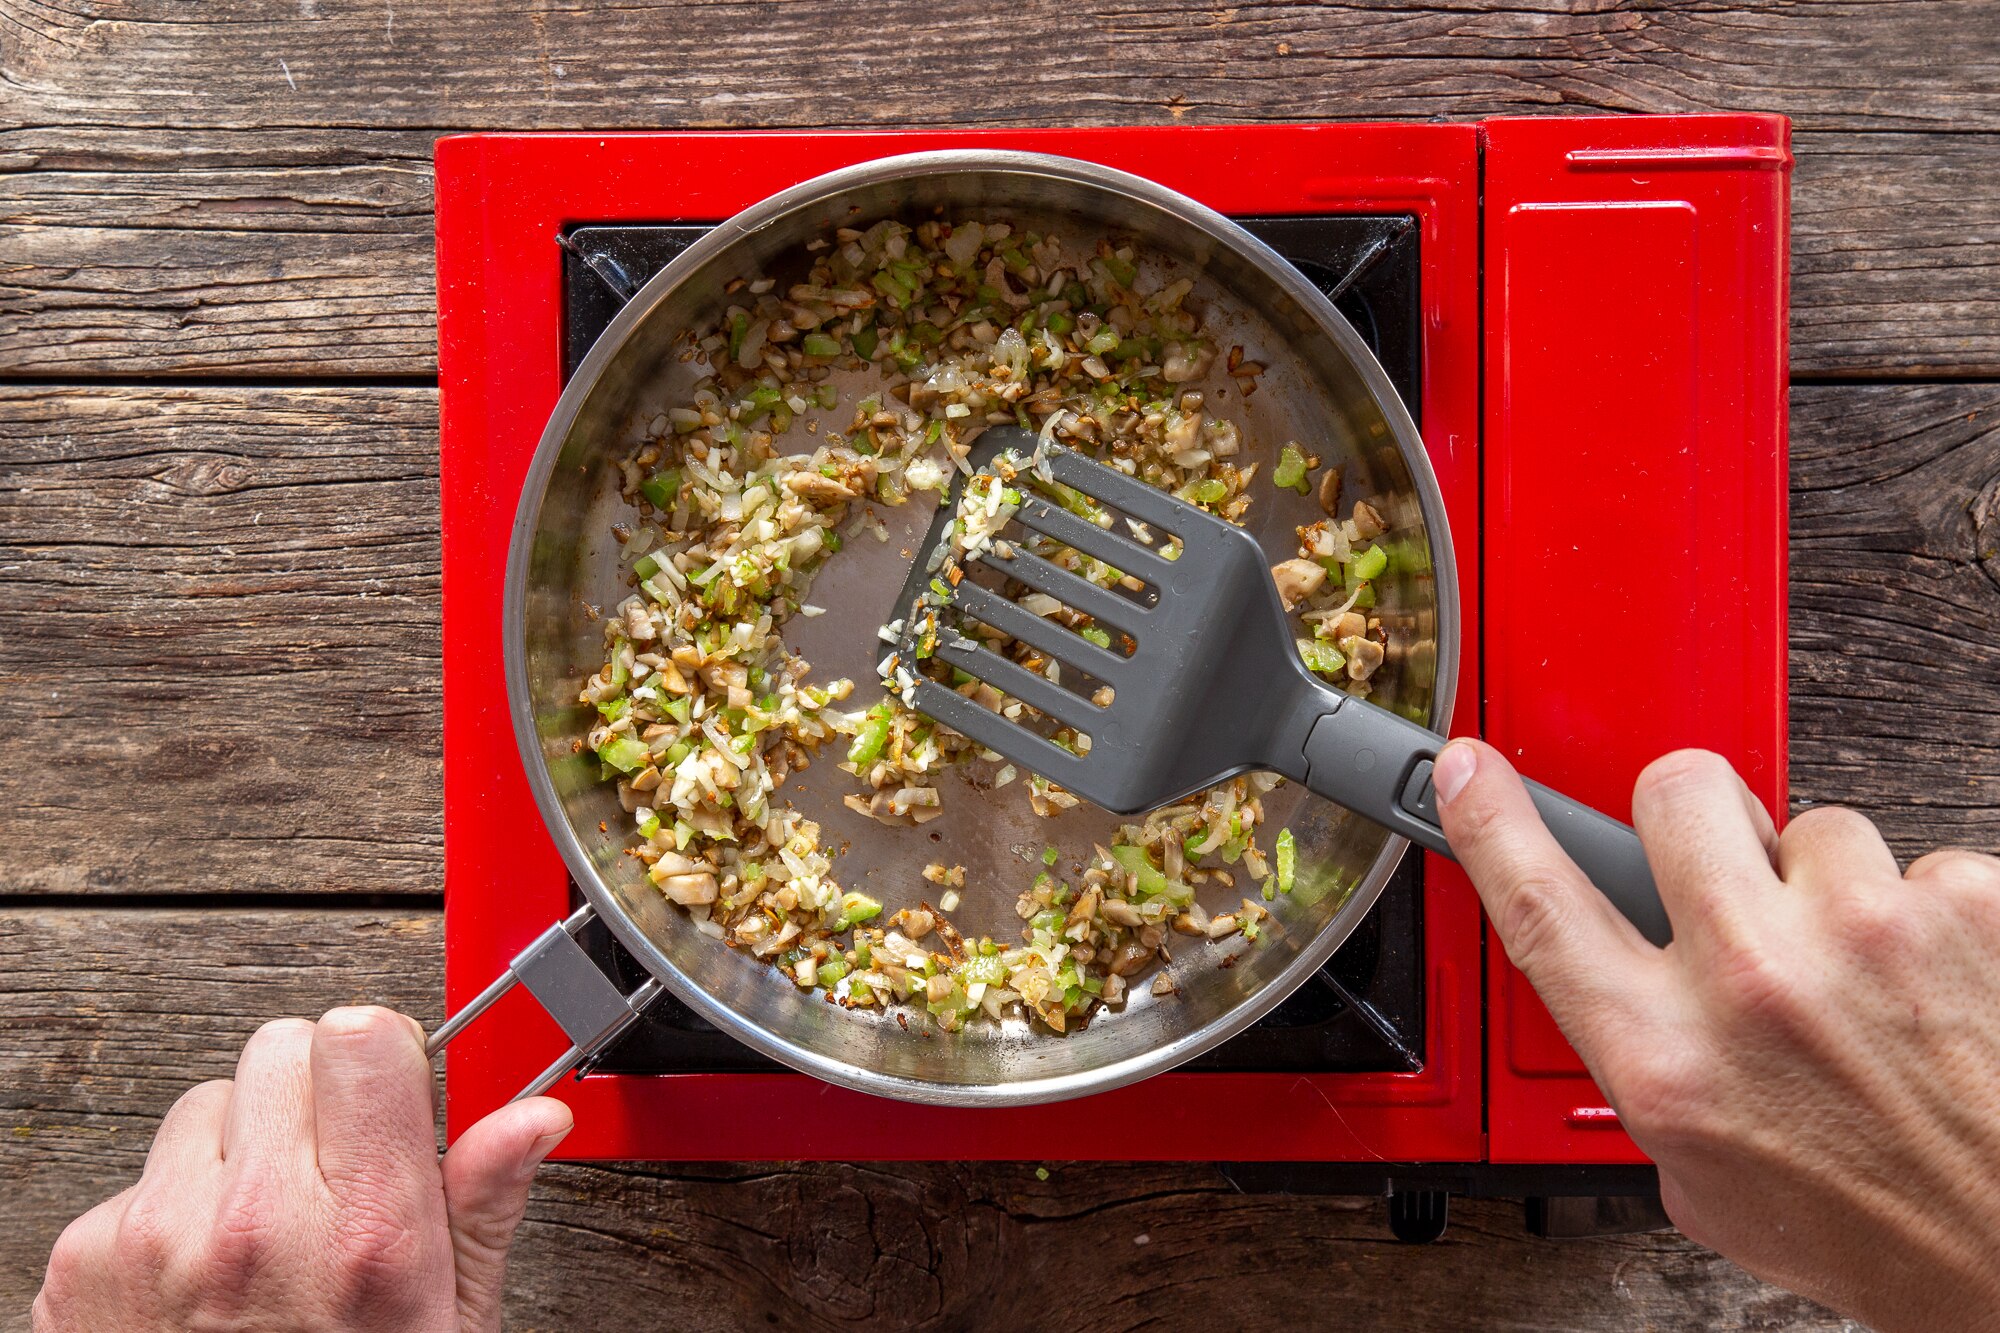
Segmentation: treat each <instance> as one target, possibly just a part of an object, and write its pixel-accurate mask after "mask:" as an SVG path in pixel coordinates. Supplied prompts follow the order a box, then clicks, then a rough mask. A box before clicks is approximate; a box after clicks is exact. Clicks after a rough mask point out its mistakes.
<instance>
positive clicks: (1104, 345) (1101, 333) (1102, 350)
mask: <svg viewBox="0 0 2000 1333" xmlns="http://www.w3.org/2000/svg"><path fill="white" fill-rule="evenodd" d="M1120 341H1121V339H1120V338H1119V337H1118V331H1117V330H1116V329H1099V330H1098V331H1097V335H1096V336H1095V337H1093V338H1092V339H1091V340H1090V341H1089V342H1087V343H1085V344H1084V345H1083V347H1084V350H1085V351H1087V352H1090V353H1092V354H1093V355H1096V356H1103V355H1105V354H1106V353H1107V352H1114V351H1116V350H1118V344H1119V342H1120Z"/></svg>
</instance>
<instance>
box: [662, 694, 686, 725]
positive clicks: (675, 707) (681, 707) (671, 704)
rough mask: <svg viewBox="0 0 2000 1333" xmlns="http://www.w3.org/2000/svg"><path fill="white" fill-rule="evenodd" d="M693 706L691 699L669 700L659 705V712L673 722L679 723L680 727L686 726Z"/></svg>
mask: <svg viewBox="0 0 2000 1333" xmlns="http://www.w3.org/2000/svg"><path fill="white" fill-rule="evenodd" d="M693 706H694V701H693V700H691V699H687V698H685V697H683V698H680V699H669V700H667V701H666V702H665V703H663V704H661V705H660V711H661V712H663V713H665V714H666V715H667V716H668V717H670V718H672V719H673V720H674V721H676V722H678V723H680V724H681V725H682V726H686V725H687V720H688V714H689V712H690V711H691V710H692V709H693Z"/></svg>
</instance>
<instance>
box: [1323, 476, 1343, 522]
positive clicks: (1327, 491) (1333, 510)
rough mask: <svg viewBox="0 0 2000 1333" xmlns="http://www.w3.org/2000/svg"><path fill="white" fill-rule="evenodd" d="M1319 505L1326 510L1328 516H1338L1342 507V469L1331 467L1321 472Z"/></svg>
mask: <svg viewBox="0 0 2000 1333" xmlns="http://www.w3.org/2000/svg"><path fill="white" fill-rule="evenodd" d="M1319 507H1320V508H1321V509H1324V510H1325V511H1326V516H1327V517H1328V518H1338V517H1339V516H1340V515H1339V513H1338V512H1337V511H1338V509H1339V507H1340V469H1339V468H1337V467H1330V468H1328V469H1327V470H1326V471H1325V472H1323V473H1321V474H1320V478H1319Z"/></svg>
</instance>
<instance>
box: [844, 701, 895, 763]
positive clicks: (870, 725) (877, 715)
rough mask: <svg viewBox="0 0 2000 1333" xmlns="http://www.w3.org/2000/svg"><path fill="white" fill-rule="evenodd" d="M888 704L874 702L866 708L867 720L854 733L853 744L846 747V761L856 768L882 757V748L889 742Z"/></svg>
mask: <svg viewBox="0 0 2000 1333" xmlns="http://www.w3.org/2000/svg"><path fill="white" fill-rule="evenodd" d="M889 722H890V712H889V705H888V704H886V703H879V704H876V705H875V706H874V707H873V708H871V709H869V710H868V719H867V721H865V722H863V723H862V724H861V730H860V731H858V732H856V733H855V734H854V744H852V745H850V746H848V747H847V762H848V763H850V764H853V765H854V766H855V767H856V768H865V767H866V766H867V765H869V764H872V763H874V762H875V761H876V760H877V759H880V758H881V757H882V749H883V747H884V746H886V745H887V744H888V743H889Z"/></svg>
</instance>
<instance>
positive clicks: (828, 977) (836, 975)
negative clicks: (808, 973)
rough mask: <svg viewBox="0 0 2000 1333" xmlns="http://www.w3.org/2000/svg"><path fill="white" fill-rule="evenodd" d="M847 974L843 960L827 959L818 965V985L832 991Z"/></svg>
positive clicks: (845, 961)
mask: <svg viewBox="0 0 2000 1333" xmlns="http://www.w3.org/2000/svg"><path fill="white" fill-rule="evenodd" d="M847 973H848V967H847V960H846V959H845V958H829V959H827V960H826V961H825V962H824V963H821V964H820V965H819V984H820V985H822V986H824V987H826V988H827V989H828V990H832V989H833V988H834V987H835V986H837V985H839V984H840V979H841V978H842V977H844V976H846V975H847Z"/></svg>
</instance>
